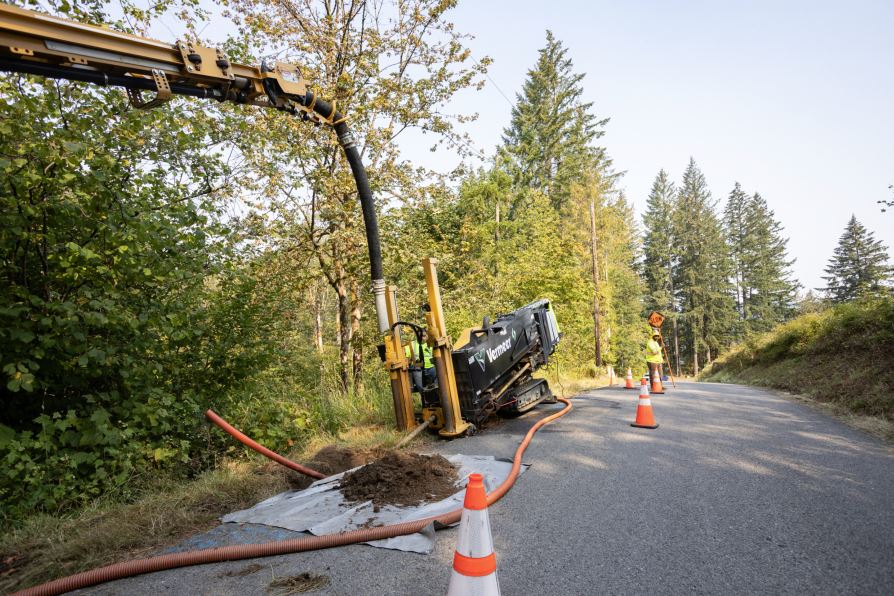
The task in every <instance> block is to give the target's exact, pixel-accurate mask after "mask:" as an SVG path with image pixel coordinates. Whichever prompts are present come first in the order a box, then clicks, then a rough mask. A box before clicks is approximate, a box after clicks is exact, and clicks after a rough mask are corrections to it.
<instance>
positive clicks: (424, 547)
mask: <svg viewBox="0 0 894 596" xmlns="http://www.w3.org/2000/svg"><path fill="white" fill-rule="evenodd" d="M447 459H448V460H449V461H450V462H451V463H453V464H454V465H455V466H457V468H458V475H459V480H458V481H457V483H456V484H457V489H456V493H455V494H453V495H452V496H450V497H448V498H446V499H442V500H440V501H436V502H431V503H427V502H423V503H421V504H419V505H416V506H413V507H401V506H397V505H383V506H381V507H380V508H379V511H374V510H373V504H372V502H371V501H366V502H364V503H348V502H347V501H345V498H344V496H343V495H342V494H341V491H340V490H339V489H338V483H339V481H340V480H341V477H342V476H343V475H344V474H345V473H346V472H342V473H340V474H335V475H334V476H329V477H328V478H323V479H322V480H317V481H316V482H314V483H313V484H311V485H310V486H309V487H307V488H306V489H304V490H290V491H286V492H284V493H280V494H278V495H276V496H273V497H270V498H269V499H267V500H266V501H262V502H260V503H258V504H257V505H255V506H254V507H252V508H250V509H244V510H242V511H236V512H235V513H230V514H228V515H225V516H224V517H222V518H221V521H223V522H232V523H251V524H264V525H267V526H275V527H278V528H285V529H287V530H294V531H296V532H310V533H311V534H316V535H318V536H320V535H323V534H336V533H338V532H347V531H350V530H357V529H360V528H371V527H376V526H384V525H391V524H396V523H400V522H407V521H413V520H415V519H422V518H425V517H431V516H436V515H442V514H444V513H448V512H450V511H453V510H454V509H457V508H459V507H462V505H463V493H464V490H463V487H465V485H466V478H467V477H468V475H469V474H473V473H477V474H481V475H482V476H484V487H485V489H487V492H490V491H492V490H493V489H494V488H496V487H497V486H498V485H500V484H501V483H502V482H503V480H505V479H506V477H507V476H508V475H509V471H510V470H511V469H512V462H511V461H509V460H504V459H495V458H494V457H493V456H490V455H461V454H457V455H451V456H449V457H447ZM527 467H528V466H527V465H522V469H521V471H522V472H524V471H525V469H526V468H527ZM354 469H357V468H354ZM348 471H350V470H348ZM434 539H435V530H434V527H433V526H432V525H431V524H430V525H429V526H428V527H427V528H425V529H424V530H423V531H422V532H420V533H417V534H411V535H409V536H398V537H396V538H388V539H386V540H376V541H373V542H367V544H369V545H371V546H377V547H379V548H390V549H395V550H403V551H409V552H417V553H423V554H428V553H430V552H431V551H432V549H433V548H434Z"/></svg>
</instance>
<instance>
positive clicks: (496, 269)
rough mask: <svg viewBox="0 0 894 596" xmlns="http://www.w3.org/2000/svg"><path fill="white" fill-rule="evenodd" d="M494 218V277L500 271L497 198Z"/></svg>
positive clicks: (498, 206) (498, 207) (498, 208)
mask: <svg viewBox="0 0 894 596" xmlns="http://www.w3.org/2000/svg"><path fill="white" fill-rule="evenodd" d="M494 220H495V221H496V226H494V277H496V276H497V275H499V273H500V200H499V199H497V207H496V214H495V218H494Z"/></svg>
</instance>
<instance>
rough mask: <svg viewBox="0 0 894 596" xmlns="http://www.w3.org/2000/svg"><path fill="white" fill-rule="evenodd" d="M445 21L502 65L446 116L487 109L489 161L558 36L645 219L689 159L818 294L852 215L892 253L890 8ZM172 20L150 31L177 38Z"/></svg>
mask: <svg viewBox="0 0 894 596" xmlns="http://www.w3.org/2000/svg"><path fill="white" fill-rule="evenodd" d="M204 3H205V4H206V5H208V6H209V7H211V6H213V5H212V4H210V2H208V1H207V0H206V1H205V2H204ZM212 10H213V9H212ZM447 18H448V19H450V20H452V21H453V22H454V23H455V24H456V27H457V30H458V31H461V32H465V33H470V34H472V35H474V36H475V39H473V40H471V41H470V42H469V46H470V47H471V48H472V50H473V52H474V55H475V56H476V57H478V58H480V57H482V56H490V57H491V58H492V59H493V60H494V62H493V64H492V65H491V66H490V68H489V75H490V78H491V79H492V80H493V82H491V81H488V82H487V86H486V87H485V89H484V90H482V91H466V92H462V93H461V94H459V96H458V97H457V98H456V100H455V101H454V102H453V103H452V105H451V106H450V109H451V111H453V112H458V113H469V112H478V113H480V115H481V117H480V118H479V120H478V121H476V122H475V123H473V124H470V125H469V126H468V127H467V130H468V131H469V133H470V135H471V137H472V139H473V141H474V142H475V144H476V146H477V148H478V149H480V150H483V151H484V152H485V153H487V154H492V153H493V149H494V147H495V146H496V145H497V144H498V143H499V142H500V136H501V132H502V130H503V128H504V127H505V126H506V125H507V124H508V122H509V117H510V110H511V106H510V104H509V103H508V102H507V100H506V99H505V98H504V97H503V95H502V94H501V93H500V91H499V90H498V89H497V86H499V89H500V90H502V92H503V93H505V95H506V96H508V98H509V99H510V100H512V101H514V100H515V94H516V93H517V92H518V91H519V90H520V89H521V86H522V83H523V82H524V80H525V76H526V73H527V70H528V69H529V68H531V67H532V66H533V65H534V63H535V61H536V59H537V50H538V49H539V48H540V47H542V46H543V45H544V40H545V31H546V29H551V30H552V31H553V33H554V34H555V35H556V37H557V38H558V39H560V40H562V42H563V43H564V44H565V46H566V47H567V48H568V55H569V57H571V59H572V60H573V62H574V66H575V70H576V71H577V72H583V73H586V78H585V79H584V82H583V84H584V88H585V99H586V100H587V101H592V102H594V107H595V111H596V113H597V114H598V115H600V116H602V117H605V116H608V117H610V118H611V121H610V122H609V124H608V127H607V129H606V135H605V136H604V137H603V139H602V143H603V144H604V145H605V147H606V148H607V149H608V152H609V154H610V155H611V157H612V158H613V159H614V161H615V165H616V167H617V169H618V170H623V171H625V172H626V175H625V176H624V177H623V179H622V182H621V185H622V187H623V189H624V191H625V192H626V194H627V196H628V198H629V199H630V200H631V201H632V202H633V204H634V206H635V207H636V209H637V218H638V219H639V216H640V214H641V213H642V210H643V208H644V206H645V199H646V196H647V195H648V192H649V188H650V187H651V184H652V180H653V179H654V177H655V174H657V172H658V170H659V169H661V168H664V169H666V170H667V171H668V172H669V173H670V175H671V176H672V178H673V179H674V180H676V181H679V179H680V178H681V176H682V173H683V169H684V168H685V167H686V164H687V163H688V161H689V157H690V156H692V157H694V158H695V160H696V162H697V163H698V165H699V166H700V168H701V170H702V172H703V173H704V174H705V177H706V178H707V181H708V184H709V186H710V189H711V192H712V193H713V196H714V197H715V199H720V202H719V208H722V206H723V202H724V201H725V198H726V196H727V195H728V194H729V191H730V190H731V189H732V187H733V183H734V182H735V181H737V180H738V181H739V182H741V184H742V186H743V188H744V189H745V190H746V192H754V191H758V192H760V193H761V194H762V195H763V197H764V198H765V199H766V200H767V202H768V203H769V205H770V207H771V208H772V209H773V210H774V211H775V212H776V215H777V217H778V219H779V220H780V221H781V222H782V224H783V225H784V226H785V231H786V233H787V234H788V236H789V237H790V242H789V250H790V254H791V256H792V257H794V258H796V259H797V261H796V263H795V265H794V267H793V270H794V273H795V276H796V277H797V278H798V279H799V280H800V281H801V283H802V284H803V285H804V286H805V287H806V288H816V287H821V286H823V285H824V282H823V280H822V278H821V276H822V275H823V268H824V267H825V266H826V264H827V262H828V260H829V257H830V256H831V255H832V251H833V250H834V248H835V246H836V244H837V242H838V238H839V236H840V235H841V233H842V231H843V229H844V226H845V224H846V223H847V220H848V219H849V218H850V216H851V214H852V213H853V214H855V215H856V216H857V219H859V220H860V221H861V222H862V223H863V224H864V225H866V226H867V227H868V228H869V229H870V230H872V231H873V232H874V234H875V237H876V238H878V239H881V240H882V241H883V242H884V243H885V244H886V245H887V246H888V248H889V254H890V249H891V247H892V246H894V211H889V212H888V213H886V214H882V213H881V212H880V210H879V206H878V205H877V204H876V201H877V200H879V199H892V198H894V191H891V190H889V189H888V185H889V184H894V0H876V1H869V0H852V1H850V2H828V1H813V2H810V1H802V0H797V1H795V0H778V1H776V2H771V1H757V0H756V1H744V0H735V1H733V0H715V1H710V2H709V1H706V0H705V1H699V0H681V1H674V2H670V1H645V0H640V1H625V2H620V1H605V0H600V1H590V2H582V1H571V0H552V1H550V2H533V1H521V0H515V1H509V0H487V1H485V0H479V1H472V0H459V6H458V7H457V8H456V9H454V10H452V11H450V12H448V15H447ZM171 25H172V26H173V27H174V29H177V27H176V25H175V24H173V23H166V24H165V26H164V27H154V28H153V31H152V33H153V34H154V35H155V36H157V37H159V38H162V39H167V38H168V37H170V36H173V35H174V31H173V30H172V29H171V28H170V26H171ZM220 29H221V33H220V34H221V35H225V34H226V33H231V32H232V31H226V30H227V29H228V27H226V26H225V25H224V26H223V27H220ZM205 36H209V32H208V31H207V30H206V31H205ZM429 141H430V139H427V138H424V137H422V138H420V137H415V138H414V137H412V136H406V137H405V138H404V139H403V140H402V145H403V150H404V152H405V154H406V155H407V156H408V157H411V158H412V159H413V160H415V161H417V162H419V163H421V164H423V165H427V166H430V167H434V168H437V169H439V170H449V169H451V168H452V167H453V166H454V165H456V159H457V158H456V156H455V155H454V154H452V153H450V152H446V151H440V152H437V153H430V152H429V151H428V147H429V145H430V142H429Z"/></svg>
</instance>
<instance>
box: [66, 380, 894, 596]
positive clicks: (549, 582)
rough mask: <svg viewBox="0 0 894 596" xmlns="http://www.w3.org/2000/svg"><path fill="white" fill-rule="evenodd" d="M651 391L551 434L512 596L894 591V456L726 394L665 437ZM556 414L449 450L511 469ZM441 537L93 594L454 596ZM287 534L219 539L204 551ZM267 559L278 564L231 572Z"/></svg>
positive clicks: (499, 536)
mask: <svg viewBox="0 0 894 596" xmlns="http://www.w3.org/2000/svg"><path fill="white" fill-rule="evenodd" d="M637 394H638V392H637V391H627V390H624V389H617V388H615V389H599V390H595V391H592V392H589V393H586V394H584V395H582V396H580V397H578V398H576V399H574V400H572V401H573V403H574V410H573V411H572V412H571V413H570V414H568V415H567V416H565V417H564V418H562V419H560V420H559V421H557V422H555V423H553V424H552V425H549V426H547V427H546V428H544V429H543V430H541V431H540V432H539V433H538V434H537V435H536V436H535V439H534V442H533V443H532V445H531V447H530V448H529V449H528V451H527V454H526V456H525V461H526V462H528V463H531V464H533V466H532V467H531V469H530V470H529V471H528V472H527V473H526V474H524V475H523V476H522V477H521V478H520V479H519V481H518V483H517V484H516V486H515V487H514V488H513V490H512V491H510V493H509V494H508V495H507V496H506V497H505V498H504V499H503V500H502V501H500V502H499V503H497V504H496V505H495V506H494V507H492V508H491V509H490V514H491V525H492V527H493V534H494V543H495V545H496V553H497V565H498V573H499V579H500V586H501V588H502V592H503V594H506V595H514V594H525V595H529V594H550V595H553V596H558V595H563V594H892V593H894V450H892V448H891V447H890V446H888V445H886V444H884V443H882V442H881V441H878V440H876V439H874V438H873V437H870V436H868V435H866V434H864V433H862V432H860V431H857V430H853V429H851V428H849V427H847V426H845V425H844V424H842V423H840V422H838V421H836V420H833V419H831V418H829V417H827V416H826V415H824V414H822V413H820V412H818V411H815V410H813V409H810V408H808V407H807V406H805V405H803V404H801V403H799V402H796V401H793V400H791V399H789V398H786V397H783V396H778V395H775V394H772V393H769V392H766V391H761V390H757V389H753V388H748V387H742V386H738V385H720V384H712V383H681V384H678V389H676V390H670V389H669V390H668V393H667V394H666V395H664V396H653V399H652V403H653V407H654V411H655V417H656V420H657V422H658V423H659V424H660V427H659V428H658V429H656V430H644V429H636V428H631V427H630V426H629V423H630V422H632V421H633V418H634V413H635V409H636V400H637ZM558 407H559V406H546V407H541V408H538V409H537V410H535V411H534V412H531V413H529V414H527V415H526V416H524V417H522V418H520V419H517V420H513V421H508V422H505V423H503V424H501V425H498V426H497V427H496V428H492V429H489V430H487V431H486V432H483V433H482V434H479V435H478V436H475V437H472V438H469V439H463V440H459V441H453V442H449V443H448V442H445V443H439V444H437V445H436V449H437V451H439V452H441V453H445V454H447V453H468V454H493V455H496V456H501V457H511V456H512V454H513V452H514V450H515V447H516V444H517V443H518V441H519V440H520V439H521V437H522V436H523V434H524V433H525V432H526V430H527V428H528V427H529V426H530V425H531V423H532V422H533V421H534V420H536V419H537V418H538V417H539V416H541V415H543V413H544V412H546V411H553V410H555V409H556V408H558ZM222 531H223V530H221V532H222ZM240 536H241V537H240ZM438 536H439V538H438V541H437V547H436V549H435V552H434V553H433V554H431V555H429V556H422V555H416V554H407V553H400V552H396V551H387V550H384V549H376V548H372V547H369V546H350V547H345V548H340V549H335V550H328V551H319V552H315V553H302V554H296V555H287V556H279V557H271V558H267V559H258V560H254V561H236V562H231V563H221V564H215V565H206V566H202V567H193V568H188V569H180V570H172V571H167V572H161V573H156V574H152V575H147V576H142V577H138V578H131V579H127V580H122V581H119V582H116V583H112V584H107V585H105V586H99V587H96V588H93V589H91V590H87V591H84V592H83V593H90V594H146V595H150V594H151V595H157V594H189V595H191V596H198V595H206V594H207V595H228V594H233V595H235V594H265V593H268V592H267V589H268V584H269V583H270V581H271V579H272V578H282V577H286V576H293V575H297V574H300V573H304V572H309V573H312V574H319V575H325V576H328V578H329V580H330V584H329V586H328V587H327V588H324V589H321V590H319V591H315V592H313V593H315V594H338V595H350V596H360V595H364V594H413V595H424V594H444V593H445V592H446V588H447V584H448V581H449V575H450V569H451V562H452V557H453V546H454V545H453V543H454V540H455V537H456V530H445V531H441V532H439V533H438ZM282 537H283V532H282V531H279V532H276V531H272V530H271V531H269V532H268V531H266V530H261V531H258V532H254V533H250V532H249V533H243V534H239V533H235V534H234V533H232V532H229V533H224V534H221V533H214V532H212V533H211V534H209V535H206V536H200V537H197V538H196V540H195V541H194V542H193V543H194V544H196V545H200V546H207V544H206V543H220V542H221V541H227V540H264V539H269V538H282ZM252 563H257V564H260V565H262V566H263V567H262V568H261V569H260V570H258V571H256V572H254V573H249V574H247V575H244V576H240V575H235V576H234V575H232V574H234V573H238V572H239V571H241V570H246V568H247V567H248V565H250V564H252Z"/></svg>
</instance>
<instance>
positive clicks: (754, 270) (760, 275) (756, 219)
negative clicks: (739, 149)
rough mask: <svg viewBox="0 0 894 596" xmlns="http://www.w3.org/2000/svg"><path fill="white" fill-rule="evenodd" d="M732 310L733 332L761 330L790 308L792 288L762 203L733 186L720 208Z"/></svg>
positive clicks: (777, 234)
mask: <svg viewBox="0 0 894 596" xmlns="http://www.w3.org/2000/svg"><path fill="white" fill-rule="evenodd" d="M723 219H724V229H725V232H726V238H727V246H728V247H729V254H730V265H731V267H732V279H733V283H734V290H735V299H736V310H737V312H738V315H739V321H740V324H739V325H737V328H736V331H737V332H738V333H736V335H737V336H740V335H741V334H742V333H744V334H748V333H750V332H753V331H766V330H767V329H770V328H771V327H772V326H773V325H775V324H776V323H779V322H781V321H783V320H785V319H786V318H788V316H790V315H791V314H792V312H793V310H794V300H795V292H796V291H797V288H798V284H797V283H796V282H794V281H792V280H791V279H790V277H791V272H790V268H791V265H792V262H793V261H790V260H788V258H787V250H786V245H787V244H788V239H786V238H784V237H783V236H782V225H781V224H780V223H779V222H778V221H776V219H775V218H774V214H773V211H771V210H770V208H769V207H768V206H767V202H766V201H765V200H764V199H763V198H761V196H760V195H759V194H757V193H755V194H754V195H753V196H751V197H749V196H747V195H746V194H745V192H744V191H743V190H742V186H741V185H740V184H739V183H738V182H736V184H735V186H734V187H733V190H732V191H731V192H730V195H729V198H728V199H727V203H726V208H725V209H724V218H723Z"/></svg>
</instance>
